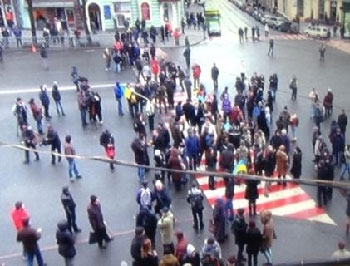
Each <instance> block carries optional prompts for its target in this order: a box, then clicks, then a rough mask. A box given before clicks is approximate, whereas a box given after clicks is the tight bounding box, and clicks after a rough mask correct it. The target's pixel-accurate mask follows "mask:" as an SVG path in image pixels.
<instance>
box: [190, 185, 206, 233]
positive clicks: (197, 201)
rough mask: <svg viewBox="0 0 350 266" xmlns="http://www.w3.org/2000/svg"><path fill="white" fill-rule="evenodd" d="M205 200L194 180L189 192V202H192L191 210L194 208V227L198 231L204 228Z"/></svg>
mask: <svg viewBox="0 0 350 266" xmlns="http://www.w3.org/2000/svg"><path fill="white" fill-rule="evenodd" d="M203 200H204V196H203V193H202V191H201V190H200V189H199V188H198V187H197V184H196V182H195V181H193V183H192V187H191V189H190V190H189V191H188V193H187V202H188V203H189V204H191V210H192V215H193V222H194V225H193V228H194V230H196V231H198V230H203V229H204V223H203V209H204V204H203ZM198 225H199V226H198Z"/></svg>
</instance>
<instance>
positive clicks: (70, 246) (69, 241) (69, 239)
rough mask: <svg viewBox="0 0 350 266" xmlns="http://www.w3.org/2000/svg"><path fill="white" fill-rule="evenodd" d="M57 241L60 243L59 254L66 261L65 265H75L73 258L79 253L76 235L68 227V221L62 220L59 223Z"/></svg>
mask: <svg viewBox="0 0 350 266" xmlns="http://www.w3.org/2000/svg"><path fill="white" fill-rule="evenodd" d="M56 241H57V245H58V254H60V255H61V256H62V257H63V258H64V261H65V266H74V264H73V259H74V257H75V255H76V253H77V251H76V249H75V246H74V243H75V237H74V235H73V233H72V232H71V231H70V230H69V229H68V222H67V221H66V220H62V221H60V222H59V223H58V224H57V232H56Z"/></svg>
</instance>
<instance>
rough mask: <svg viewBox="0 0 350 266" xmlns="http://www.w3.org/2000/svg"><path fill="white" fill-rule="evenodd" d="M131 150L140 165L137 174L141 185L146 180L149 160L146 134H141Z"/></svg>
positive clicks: (132, 144)
mask: <svg viewBox="0 0 350 266" xmlns="http://www.w3.org/2000/svg"><path fill="white" fill-rule="evenodd" d="M131 149H132V151H133V152H134V155H135V163H136V164H137V165H138V168H137V174H138V177H139V181H140V183H142V181H143V180H144V179H145V168H144V167H143V166H144V165H145V164H146V160H147V145H146V140H145V136H144V134H142V133H140V134H139V137H138V138H135V140H134V141H133V142H132V143H131Z"/></svg>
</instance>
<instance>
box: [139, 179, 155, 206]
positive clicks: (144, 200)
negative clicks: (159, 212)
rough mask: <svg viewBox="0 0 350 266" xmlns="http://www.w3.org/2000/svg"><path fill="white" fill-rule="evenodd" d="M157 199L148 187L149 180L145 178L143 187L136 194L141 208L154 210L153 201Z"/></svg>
mask: <svg viewBox="0 0 350 266" xmlns="http://www.w3.org/2000/svg"><path fill="white" fill-rule="evenodd" d="M154 200H155V198H154V195H153V193H152V191H151V190H150V188H149V187H148V181H147V180H146V179H144V180H143V181H142V187H141V188H140V189H139V191H138V192H137V194H136V202H137V203H138V204H139V205H140V210H141V209H143V208H147V209H149V210H152V202H153V201H154Z"/></svg>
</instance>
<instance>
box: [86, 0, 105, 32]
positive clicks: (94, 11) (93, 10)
mask: <svg viewBox="0 0 350 266" xmlns="http://www.w3.org/2000/svg"><path fill="white" fill-rule="evenodd" d="M88 12H89V20H90V27H91V31H92V32H96V31H100V30H102V24H101V9H100V7H99V6H98V5H97V4H96V3H91V4H90V5H89V8H88Z"/></svg>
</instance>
